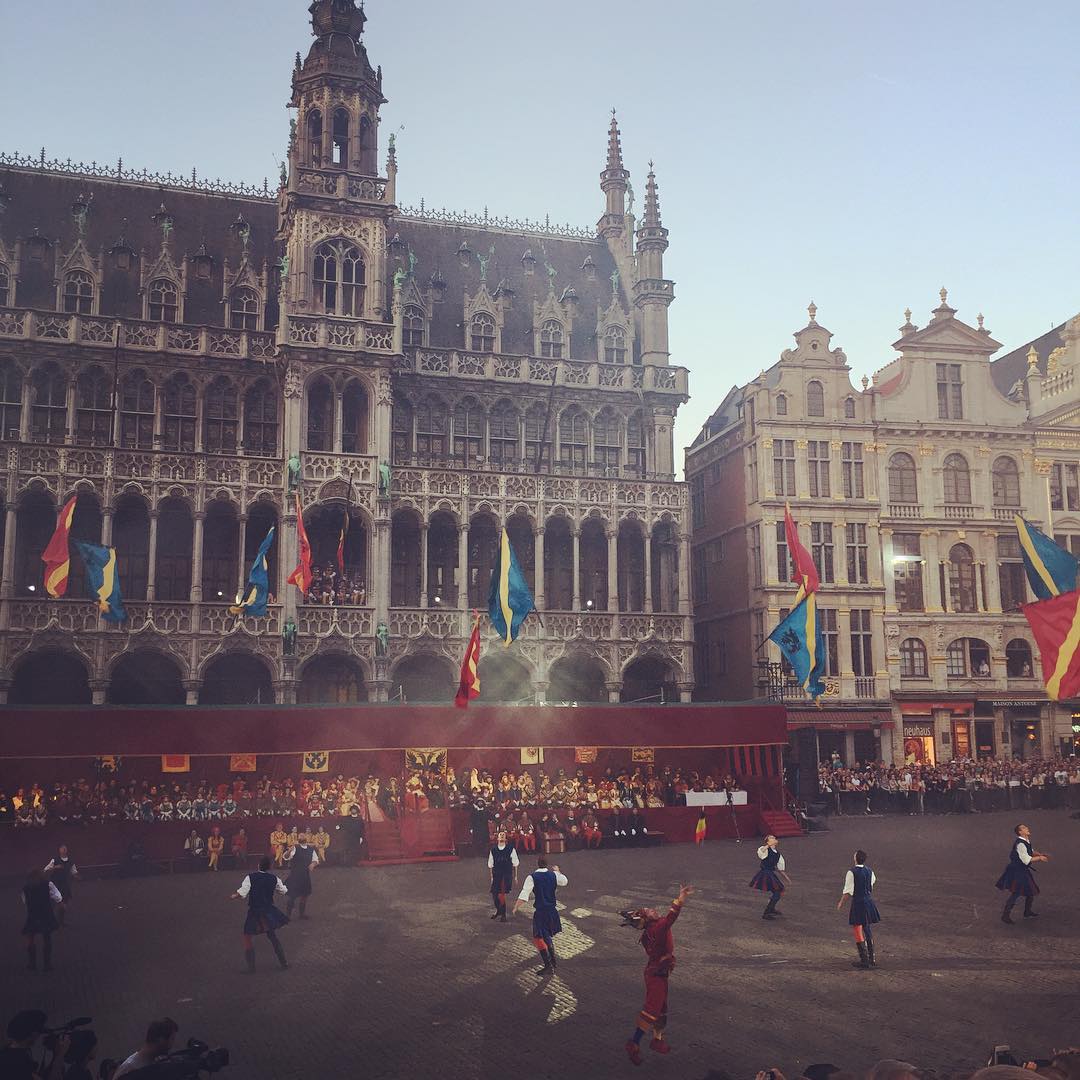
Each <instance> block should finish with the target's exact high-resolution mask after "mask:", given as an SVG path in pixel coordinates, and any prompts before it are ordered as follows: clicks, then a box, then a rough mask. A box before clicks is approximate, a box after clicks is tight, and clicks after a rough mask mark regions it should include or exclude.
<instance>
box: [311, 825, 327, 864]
mask: <svg viewBox="0 0 1080 1080" xmlns="http://www.w3.org/2000/svg"><path fill="white" fill-rule="evenodd" d="M311 846H312V847H314V848H315V854H316V855H318V856H319V862H321V863H324V864H325V862H326V852H327V849H328V848H329V847H330V834H329V833H328V832H327V831H326V828H325V826H323V825H321V824H320V825H319V831H318V832H316V833H314V834H313V835H312V837H311Z"/></svg>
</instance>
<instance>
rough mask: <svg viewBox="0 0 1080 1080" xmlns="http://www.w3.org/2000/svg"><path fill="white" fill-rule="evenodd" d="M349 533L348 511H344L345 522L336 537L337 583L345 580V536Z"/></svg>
mask: <svg viewBox="0 0 1080 1080" xmlns="http://www.w3.org/2000/svg"><path fill="white" fill-rule="evenodd" d="M348 531H349V511H348V510H346V511H345V520H344V521H342V523H341V535H340V536H339V537H338V542H337V568H338V573H339V574H340V575H341V577H340V578H339V579H338V580H339V581H343V580H344V578H345V535H346V534H347V533H348Z"/></svg>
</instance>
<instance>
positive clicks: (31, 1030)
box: [0, 1009, 68, 1080]
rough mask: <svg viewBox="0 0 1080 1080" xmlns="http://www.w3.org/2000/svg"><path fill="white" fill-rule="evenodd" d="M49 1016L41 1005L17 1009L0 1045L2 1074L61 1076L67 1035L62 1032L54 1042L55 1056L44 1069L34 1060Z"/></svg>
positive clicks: (14, 1078) (33, 1078) (44, 1079)
mask: <svg viewBox="0 0 1080 1080" xmlns="http://www.w3.org/2000/svg"><path fill="white" fill-rule="evenodd" d="M46 1020H48V1016H46V1014H45V1013H43V1012H42V1011H41V1010H40V1009H24V1010H23V1011H22V1012H20V1013H16V1014H15V1015H14V1016H13V1017H12V1018H11V1020H10V1021H8V1026H7V1043H6V1044H5V1045H4V1047H3V1048H0V1076H2V1077H4V1080H59V1077H60V1075H61V1073H60V1069H61V1066H62V1065H63V1061H64V1055H65V1054H66V1053H67V1050H68V1036H67V1035H61V1036H60V1037H59V1038H58V1039H57V1040H56V1042H55V1043H54V1044H53V1046H52V1048H51V1049H52V1055H53V1057H52V1060H51V1061H50V1062H49V1065H48V1068H46V1069H44V1070H41V1069H39V1068H38V1065H37V1062H35V1061H34V1044H35V1043H36V1042H37V1040H38V1037H39V1036H40V1035H43V1034H44V1033H45V1031H46V1027H45V1021H46Z"/></svg>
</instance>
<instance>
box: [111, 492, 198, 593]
mask: <svg viewBox="0 0 1080 1080" xmlns="http://www.w3.org/2000/svg"><path fill="white" fill-rule="evenodd" d="M159 524H160V522H159ZM112 542H113V547H114V548H115V549H116V550H117V551H118V552H120V557H119V558H118V559H117V560H116V564H117V567H118V568H119V571H120V592H121V594H122V595H123V597H124V599H125V600H145V599H146V586H147V582H148V581H149V575H150V515H149V514H148V513H147V510H146V503H144V502H143V501H142V499H140V498H137V497H135V496H131V495H122V496H120V498H119V500H118V501H117V505H116V512H115V514H113V530H112ZM185 599H187V598H186V597H185Z"/></svg>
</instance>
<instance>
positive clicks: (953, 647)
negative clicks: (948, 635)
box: [945, 638, 991, 679]
mask: <svg viewBox="0 0 1080 1080" xmlns="http://www.w3.org/2000/svg"><path fill="white" fill-rule="evenodd" d="M945 674H946V675H949V676H951V677H952V678H962V679H963V678H972V679H988V678H990V674H991V671H990V646H989V645H987V644H986V642H985V641H981V640H980V639H979V638H957V639H956V640H955V641H951V642H949V647H948V648H947V649H946V650H945Z"/></svg>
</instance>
